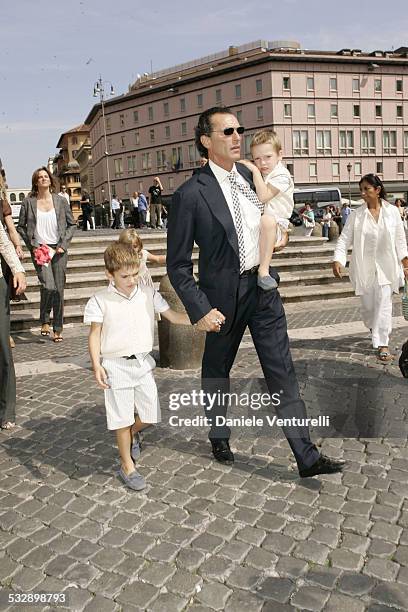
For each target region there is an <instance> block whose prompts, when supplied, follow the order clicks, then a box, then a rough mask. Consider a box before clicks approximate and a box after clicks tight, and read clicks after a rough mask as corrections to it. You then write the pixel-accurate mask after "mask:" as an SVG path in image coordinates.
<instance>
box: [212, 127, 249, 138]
mask: <svg viewBox="0 0 408 612" xmlns="http://www.w3.org/2000/svg"><path fill="white" fill-rule="evenodd" d="M211 131H212V132H220V133H222V134H224V136H232V135H233V133H234V132H236V133H237V134H243V133H244V132H245V128H244V127H242V125H241V126H240V127H237V128H233V127H229V128H225V129H224V130H211Z"/></svg>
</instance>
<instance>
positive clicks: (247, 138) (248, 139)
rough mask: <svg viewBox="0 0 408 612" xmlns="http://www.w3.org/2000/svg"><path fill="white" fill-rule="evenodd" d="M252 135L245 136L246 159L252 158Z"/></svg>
mask: <svg viewBox="0 0 408 612" xmlns="http://www.w3.org/2000/svg"><path fill="white" fill-rule="evenodd" d="M252 136H253V135H252V134H245V135H244V157H245V159H247V158H248V157H252V155H251V140H252Z"/></svg>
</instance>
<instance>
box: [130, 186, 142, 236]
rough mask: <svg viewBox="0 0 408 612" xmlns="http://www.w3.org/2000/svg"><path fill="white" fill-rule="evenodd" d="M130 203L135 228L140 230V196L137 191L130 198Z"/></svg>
mask: <svg viewBox="0 0 408 612" xmlns="http://www.w3.org/2000/svg"><path fill="white" fill-rule="evenodd" d="M130 203H131V205H132V220H133V227H134V228H135V229H138V228H139V227H140V217H139V194H138V192H137V191H134V192H133V195H132V197H131V198H130Z"/></svg>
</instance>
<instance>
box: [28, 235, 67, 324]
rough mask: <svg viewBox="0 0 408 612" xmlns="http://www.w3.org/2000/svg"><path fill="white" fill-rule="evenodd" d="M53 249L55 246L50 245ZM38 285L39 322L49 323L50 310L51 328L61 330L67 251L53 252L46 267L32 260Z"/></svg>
mask: <svg viewBox="0 0 408 612" xmlns="http://www.w3.org/2000/svg"><path fill="white" fill-rule="evenodd" d="M50 246H51V247H52V248H53V249H55V246H52V245H50ZM32 260H33V263H34V267H35V269H36V272H37V276H38V280H39V281H40V283H41V287H40V323H41V325H45V324H48V325H49V323H50V315H51V310H52V328H53V330H54V331H55V332H61V331H62V327H63V317H64V289H65V280H66V269H67V261H68V253H67V252H66V251H65V252H64V253H55V255H54V257H53V258H52V260H51V263H49V264H48V266H47V267H45V266H39V265H37V264H36V263H35V261H34V256H32Z"/></svg>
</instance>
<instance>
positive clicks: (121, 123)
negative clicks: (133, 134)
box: [119, 115, 125, 127]
mask: <svg viewBox="0 0 408 612" xmlns="http://www.w3.org/2000/svg"><path fill="white" fill-rule="evenodd" d="M119 125H120V127H123V126H124V125H125V115H119Z"/></svg>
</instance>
